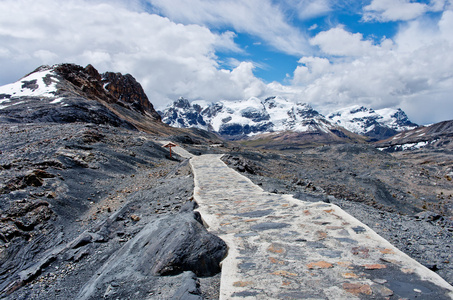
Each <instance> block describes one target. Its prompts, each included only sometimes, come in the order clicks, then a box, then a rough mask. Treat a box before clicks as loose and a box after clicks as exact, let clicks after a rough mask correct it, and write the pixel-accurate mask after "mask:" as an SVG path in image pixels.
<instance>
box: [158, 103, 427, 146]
mask: <svg viewBox="0 0 453 300" xmlns="http://www.w3.org/2000/svg"><path fill="white" fill-rule="evenodd" d="M160 114H161V116H162V121H163V122H164V123H166V124H169V125H170V126H173V127H182V128H187V127H196V128H200V129H205V130H209V131H214V132H217V133H218V134H220V135H221V136H224V137H226V138H228V139H233V140H234V139H244V138H245V139H250V138H253V137H254V136H256V135H260V134H269V133H279V132H293V133H299V134H300V133H312V134H314V133H319V134H320V135H326V134H329V135H333V136H337V137H339V138H347V137H349V136H350V134H348V133H347V131H348V132H352V133H355V134H358V135H362V136H365V137H367V138H368V140H370V141H373V140H374V141H377V140H383V139H386V138H388V137H390V136H393V135H395V134H397V133H398V132H401V131H404V130H409V129H413V128H416V127H417V126H418V125H417V124H415V123H412V122H411V121H410V120H409V119H408V117H407V115H406V114H405V113H404V112H403V111H402V110H401V109H391V108H387V109H381V110H376V111H375V110H372V109H369V108H365V107H361V106H352V107H348V108H345V109H341V110H338V111H336V112H332V113H330V114H328V115H327V116H323V115H322V114H320V113H319V112H317V111H316V110H314V109H313V108H312V107H311V106H310V105H309V104H306V103H294V102H291V101H288V100H286V99H284V98H282V97H278V96H277V97H269V98H266V99H264V100H260V99H258V98H255V97H252V98H250V99H248V100H242V101H219V102H216V103H207V102H202V101H194V102H193V103H190V102H189V101H188V100H187V99H184V98H179V99H178V100H177V101H175V102H174V103H173V104H172V105H170V106H168V107H167V108H166V109H165V110H164V111H162V112H160Z"/></svg>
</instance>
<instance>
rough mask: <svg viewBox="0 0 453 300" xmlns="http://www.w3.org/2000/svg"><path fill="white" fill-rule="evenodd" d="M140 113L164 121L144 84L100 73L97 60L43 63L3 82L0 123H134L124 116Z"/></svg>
mask: <svg viewBox="0 0 453 300" xmlns="http://www.w3.org/2000/svg"><path fill="white" fill-rule="evenodd" d="M132 115H134V117H132ZM120 116H124V118H123V119H122V118H121V117H120ZM141 117H143V118H145V119H147V120H153V121H157V122H160V115H159V114H158V113H157V112H156V111H155V110H154V108H153V105H152V104H151V103H150V102H149V100H148V98H147V96H146V94H145V92H144V90H143V88H142V87H141V85H140V84H139V83H138V82H137V81H136V80H135V79H134V78H133V77H132V76H131V75H129V74H126V75H122V74H120V73H112V72H106V73H104V74H100V73H99V72H98V71H97V70H96V69H95V68H94V67H93V66H92V65H88V66H86V67H85V68H84V67H81V66H78V65H74V64H58V65H54V66H41V67H39V68H38V69H36V70H35V71H33V72H32V73H30V74H28V75H26V76H25V77H23V78H21V79H19V80H18V81H17V82H15V83H11V84H7V85H4V86H1V87H0V122H2V121H4V120H5V121H8V122H92V123H96V124H110V125H114V126H126V127H133V126H132V125H131V124H130V123H127V122H125V119H130V120H131V121H132V123H134V122H135V121H136V120H137V119H139V118H141Z"/></svg>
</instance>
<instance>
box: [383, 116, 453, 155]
mask: <svg viewBox="0 0 453 300" xmlns="http://www.w3.org/2000/svg"><path fill="white" fill-rule="evenodd" d="M452 140H453V120H450V121H444V122H440V123H436V124H432V125H429V126H421V127H419V128H416V129H412V130H408V131H404V132H400V133H398V134H397V135H395V136H393V137H391V138H388V139H386V140H383V141H379V142H377V143H376V146H377V147H379V148H380V149H382V150H385V151H387V152H394V151H401V150H416V149H420V148H430V149H436V148H438V149H443V150H447V149H453V143H452Z"/></svg>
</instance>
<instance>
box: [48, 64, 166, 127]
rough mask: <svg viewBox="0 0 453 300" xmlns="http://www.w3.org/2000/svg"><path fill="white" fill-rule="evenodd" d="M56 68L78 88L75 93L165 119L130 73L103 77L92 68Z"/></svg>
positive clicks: (90, 66) (63, 66) (66, 65)
mask: <svg viewBox="0 0 453 300" xmlns="http://www.w3.org/2000/svg"><path fill="white" fill-rule="evenodd" d="M54 68H55V71H56V72H57V73H58V74H59V75H60V76H62V77H63V78H64V79H65V80H67V81H69V82H70V83H71V84H72V85H73V86H74V89H73V90H72V92H75V93H77V94H79V95H80V96H82V97H84V98H88V99H92V100H102V101H105V102H107V103H115V104H119V105H121V106H123V107H126V108H128V109H131V110H134V111H137V112H140V113H142V114H145V113H146V114H148V115H150V116H151V117H152V118H153V119H155V120H158V121H160V119H161V118H160V115H159V114H158V113H157V112H156V111H155V110H154V107H153V105H152V104H151V103H150V102H149V100H148V97H147V96H146V94H145V92H144V90H143V88H142V86H141V85H140V83H138V82H137V81H136V80H135V78H134V77H133V76H132V75H130V74H126V75H122V74H121V73H112V72H107V73H104V74H102V75H101V74H99V72H98V71H97V70H96V69H95V68H94V67H93V66H92V65H87V66H86V67H85V68H83V67H81V66H78V65H75V64H60V65H58V66H56V67H54Z"/></svg>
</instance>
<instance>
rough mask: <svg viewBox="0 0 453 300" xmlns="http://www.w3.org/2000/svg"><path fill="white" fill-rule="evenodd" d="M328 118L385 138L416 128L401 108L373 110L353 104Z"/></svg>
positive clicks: (362, 133)
mask: <svg viewBox="0 0 453 300" xmlns="http://www.w3.org/2000/svg"><path fill="white" fill-rule="evenodd" d="M327 119H329V120H330V121H332V122H334V123H335V124H338V125H340V126H343V127H344V128H346V129H347V130H349V131H352V132H355V133H357V134H361V135H364V136H367V137H370V138H372V139H373V140H376V141H377V140H383V139H386V138H388V137H391V136H393V135H395V134H397V133H398V132H401V131H404V130H410V129H413V128H416V127H417V126H418V125H417V124H415V123H412V122H411V121H410V120H409V118H408V117H407V115H406V114H405V113H404V112H403V111H402V110H401V109H399V108H398V109H392V108H384V109H379V110H373V109H370V108H366V107H363V106H358V105H355V106H351V107H347V108H344V109H341V110H338V111H335V112H332V113H330V114H328V115H327Z"/></svg>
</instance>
